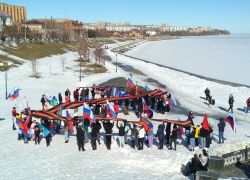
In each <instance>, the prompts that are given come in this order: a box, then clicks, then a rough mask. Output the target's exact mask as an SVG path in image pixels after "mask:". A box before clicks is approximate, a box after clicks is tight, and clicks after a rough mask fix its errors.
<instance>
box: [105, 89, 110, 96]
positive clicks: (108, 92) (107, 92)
mask: <svg viewBox="0 0 250 180" xmlns="http://www.w3.org/2000/svg"><path fill="white" fill-rule="evenodd" d="M106 95H107V97H110V96H111V90H110V89H107V91H106Z"/></svg>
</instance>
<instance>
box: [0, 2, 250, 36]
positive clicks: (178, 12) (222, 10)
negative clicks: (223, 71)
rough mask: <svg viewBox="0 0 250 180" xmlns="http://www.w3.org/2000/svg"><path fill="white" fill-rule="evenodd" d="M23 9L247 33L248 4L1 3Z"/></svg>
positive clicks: (36, 14)
mask: <svg viewBox="0 0 250 180" xmlns="http://www.w3.org/2000/svg"><path fill="white" fill-rule="evenodd" d="M0 2H1V3H7V4H11V5H18V6H22V5H24V6H25V7H26V8H27V19H28V20H29V19H35V18H36V19H38V18H39V19H42V18H47V19H49V18H51V16H52V18H67V19H72V20H78V21H82V22H83V23H91V22H97V21H103V22H111V23H117V22H121V24H124V22H130V24H131V25H152V24H153V25H162V24H163V23H168V24H169V25H172V26H187V27H192V26H193V27H197V26H211V27H213V28H214V29H222V30H223V29H225V30H228V31H230V32H231V33H250V23H249V19H250V13H249V7H250V0H219V1H218V0H203V1H201V0H192V1H186V0H179V1H176V0H158V1H156V2H155V1H150V0H144V1H143V2H142V1H139V0H138V1H134V0H127V1H126V2H117V1H115V0H107V1H104V0H97V1H80V0H71V1H68V0H67V1H66V0H61V1H60V2H58V1H51V0H50V1H49V0H43V1H31V0H1V1H0Z"/></svg>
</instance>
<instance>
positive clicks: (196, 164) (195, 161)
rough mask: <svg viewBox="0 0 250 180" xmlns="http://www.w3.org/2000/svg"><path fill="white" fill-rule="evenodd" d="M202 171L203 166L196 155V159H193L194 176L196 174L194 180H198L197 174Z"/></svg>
mask: <svg viewBox="0 0 250 180" xmlns="http://www.w3.org/2000/svg"><path fill="white" fill-rule="evenodd" d="M201 169H202V164H201V162H200V160H199V158H198V155H197V154H194V157H193V158H192V170H193V174H194V179H195V178H196V175H195V174H196V172H197V171H201Z"/></svg>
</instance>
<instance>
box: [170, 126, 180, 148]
mask: <svg viewBox="0 0 250 180" xmlns="http://www.w3.org/2000/svg"><path fill="white" fill-rule="evenodd" d="M177 131H178V129H177V126H176V125H174V127H173V131H172V134H171V136H170V148H169V149H168V150H172V149H173V148H172V143H173V142H174V147H175V149H174V150H175V151H176V140H177Z"/></svg>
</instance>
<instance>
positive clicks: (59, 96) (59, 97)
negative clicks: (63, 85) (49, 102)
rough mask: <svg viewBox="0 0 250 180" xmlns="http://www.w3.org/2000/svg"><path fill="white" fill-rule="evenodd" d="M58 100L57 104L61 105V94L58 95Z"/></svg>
mask: <svg viewBox="0 0 250 180" xmlns="http://www.w3.org/2000/svg"><path fill="white" fill-rule="evenodd" d="M58 100H59V104H61V103H62V95H61V93H59V94H58Z"/></svg>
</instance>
